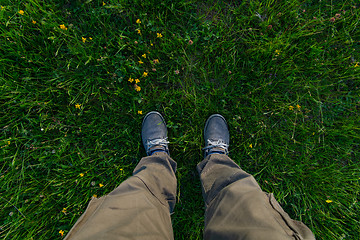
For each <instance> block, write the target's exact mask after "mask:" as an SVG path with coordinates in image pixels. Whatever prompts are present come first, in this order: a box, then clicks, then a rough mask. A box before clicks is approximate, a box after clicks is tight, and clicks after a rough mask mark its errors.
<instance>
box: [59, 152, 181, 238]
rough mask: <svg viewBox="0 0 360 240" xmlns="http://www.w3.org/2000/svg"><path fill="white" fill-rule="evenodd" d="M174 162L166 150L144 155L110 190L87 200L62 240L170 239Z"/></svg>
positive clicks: (174, 184)
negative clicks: (86, 205)
mask: <svg viewBox="0 0 360 240" xmlns="http://www.w3.org/2000/svg"><path fill="white" fill-rule="evenodd" d="M175 171H176V162H175V161H174V160H172V159H171V158H170V157H169V155H168V154H166V153H163V152H158V153H154V154H153V155H152V156H148V157H144V158H142V159H141V161H140V162H139V164H138V165H137V166H136V168H135V170H134V172H133V176H132V177H130V178H128V179H127V180H125V181H124V182H122V183H121V184H120V186H119V187H117V188H116V189H115V190H114V191H112V192H111V193H109V194H108V195H106V196H104V197H101V198H99V199H93V200H91V201H90V203H89V205H88V207H87V209H86V211H85V212H84V214H83V215H82V216H81V217H80V218H79V219H78V221H77V222H76V223H75V225H74V226H73V228H72V229H71V230H70V232H69V233H68V235H67V236H66V238H65V239H66V240H70V239H71V240H80V239H86V240H93V239H96V240H98V239H106V240H114V239H136V240H137V239H149V240H153V239H154V240H159V239H167V240H168V239H174V237H173V231H172V225H171V218H170V213H171V212H172V211H173V209H174V206H175V197H176V177H175Z"/></svg>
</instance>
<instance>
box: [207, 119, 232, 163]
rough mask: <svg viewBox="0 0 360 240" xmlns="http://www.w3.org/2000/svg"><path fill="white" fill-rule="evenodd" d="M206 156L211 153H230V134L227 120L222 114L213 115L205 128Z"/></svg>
mask: <svg viewBox="0 0 360 240" xmlns="http://www.w3.org/2000/svg"><path fill="white" fill-rule="evenodd" d="M204 140H205V147H204V148H203V150H204V157H206V156H208V155H209V154H213V153H219V154H226V155H228V154H229V151H228V148H229V143H230V134H229V129H228V125H227V123H226V120H225V118H224V117H223V116H221V115H220V114H213V115H211V116H210V117H209V118H208V119H207V121H206V123H205V128H204Z"/></svg>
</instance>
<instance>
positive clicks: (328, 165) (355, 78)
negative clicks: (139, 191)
mask: <svg viewBox="0 0 360 240" xmlns="http://www.w3.org/2000/svg"><path fill="white" fill-rule="evenodd" d="M104 3H105V5H104V4H103V1H98V0H88V1H48V0H46V1H38V0H30V1H20V0H19V1H14V0H12V1H11V0H4V1H2V2H1V6H2V8H1V10H0V43H1V44H0V104H1V108H0V130H1V138H0V147H1V148H0V153H1V155H0V171H1V172H0V186H1V187H0V236H1V238H2V239H62V238H63V237H61V235H60V234H59V231H60V230H63V231H64V232H65V233H64V235H65V234H67V233H68V231H69V230H70V229H71V227H72V225H73V224H74V223H75V222H76V220H77V219H78V218H79V216H80V215H81V214H82V213H83V212H84V211H85V209H86V206H87V204H88V202H89V200H90V199H91V197H92V196H93V195H97V196H102V195H105V194H107V193H109V192H110V191H112V190H113V189H114V188H115V187H116V186H118V185H119V184H120V183H121V182H122V181H124V180H125V179H126V178H128V177H129V176H131V174H132V170H133V169H134V167H135V166H136V164H137V162H138V161H139V160H140V159H141V157H142V156H144V155H145V151H144V150H143V147H142V145H141V140H140V128H141V121H142V118H143V116H144V114H146V112H148V111H151V110H157V111H160V112H161V113H162V114H163V115H164V117H165V119H166V121H167V124H168V127H169V138H170V141H171V144H170V150H171V156H172V157H173V158H174V160H176V161H177V162H178V171H177V178H178V202H177V205H176V207H175V213H174V215H172V221H173V227H174V234H175V239H202V229H203V220H204V217H203V214H204V204H203V202H202V197H201V188H200V182H199V178H198V175H197V172H196V170H195V167H196V164H197V163H198V162H199V161H201V160H202V151H201V148H202V146H203V139H202V129H203V126H204V123H205V120H206V119H207V117H208V116H209V115H210V114H212V113H220V114H222V115H224V116H225V117H226V118H227V120H228V123H229V127H230V134H231V146H230V156H231V157H232V159H234V160H235V161H236V162H237V163H238V164H240V166H241V167H242V168H243V169H244V170H245V171H247V172H249V173H251V174H253V175H254V176H255V178H256V179H257V180H258V182H259V184H260V186H261V187H262V189H263V190H264V191H267V192H273V193H274V195H275V197H276V198H277V200H278V201H279V202H280V203H281V204H282V206H283V207H284V209H285V211H287V212H288V213H289V215H290V216H291V217H292V218H293V219H296V220H301V221H303V222H304V223H305V224H306V225H307V226H309V227H310V228H311V230H312V231H313V232H314V234H315V235H316V237H317V239H326V240H327V239H354V240H356V239H360V227H359V226H360V224H359V223H360V217H359V212H360V206H359V192H360V185H359V181H360V165H359V157H360V154H359V143H360V139H359V138H360V137H359V136H360V114H359V109H360V89H359V87H360V53H359V51H360V30H359V22H360V11H359V8H360V5H359V3H358V1H355V0H353V1H352V0H342V1H311V0H303V1H296V0H288V1H273V0H267V1H261V0H254V1H230V0H228V1H206V0H204V1H194V0H183V1H169V0H166V1H154V0H146V1H127V0H108V1H104ZM19 10H23V11H24V14H23V15H21V14H20V13H19ZM137 19H140V20H141V23H139V24H138V23H136V20H137ZM32 21H36V23H35V22H34V23H33V22H32ZM62 24H64V25H65V27H66V28H67V29H66V30H65V29H61V28H60V25H62ZM137 29H140V31H141V35H139V34H138V32H137ZM157 33H161V34H162V37H161V38H159V37H157ZM82 38H86V40H85V42H83V39H82ZM90 38H91V39H90ZM190 40H191V41H192V42H189V41H190ZM191 43H192V44H191ZM143 54H146V58H144V57H142V55H143ZM155 59H158V60H159V63H154V60H155ZM139 60H142V61H143V62H144V63H143V64H139V62H138V61H139ZM153 69H156V71H154V70H153ZM144 72H148V76H146V77H143V76H142V75H143V73H144ZM177 73H178V74H177ZM130 77H131V78H134V79H136V78H138V79H139V80H140V83H138V86H140V87H141V90H140V91H136V90H135V89H134V83H130V82H128V79H129V78H130ZM77 104H81V106H80V108H76V105H77ZM138 111H142V115H141V114H139V113H138ZM80 174H84V175H83V176H82V175H80ZM99 184H103V185H104V186H102V187H100V185H99ZM326 200H332V202H331V203H327V202H326ZM64 208H66V211H64V212H63V209H64Z"/></svg>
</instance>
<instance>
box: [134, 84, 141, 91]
mask: <svg viewBox="0 0 360 240" xmlns="http://www.w3.org/2000/svg"><path fill="white" fill-rule="evenodd" d="M135 90H136V91H138V92H140V91H141V87H140V86H138V85H136V84H135Z"/></svg>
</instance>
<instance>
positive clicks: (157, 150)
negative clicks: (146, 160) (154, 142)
mask: <svg viewBox="0 0 360 240" xmlns="http://www.w3.org/2000/svg"><path fill="white" fill-rule="evenodd" d="M156 152H165V153H167V152H166V151H165V150H162V149H156V150H154V151H152V152H151V153H150V155H149V156H151V155H153V153H156Z"/></svg>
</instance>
